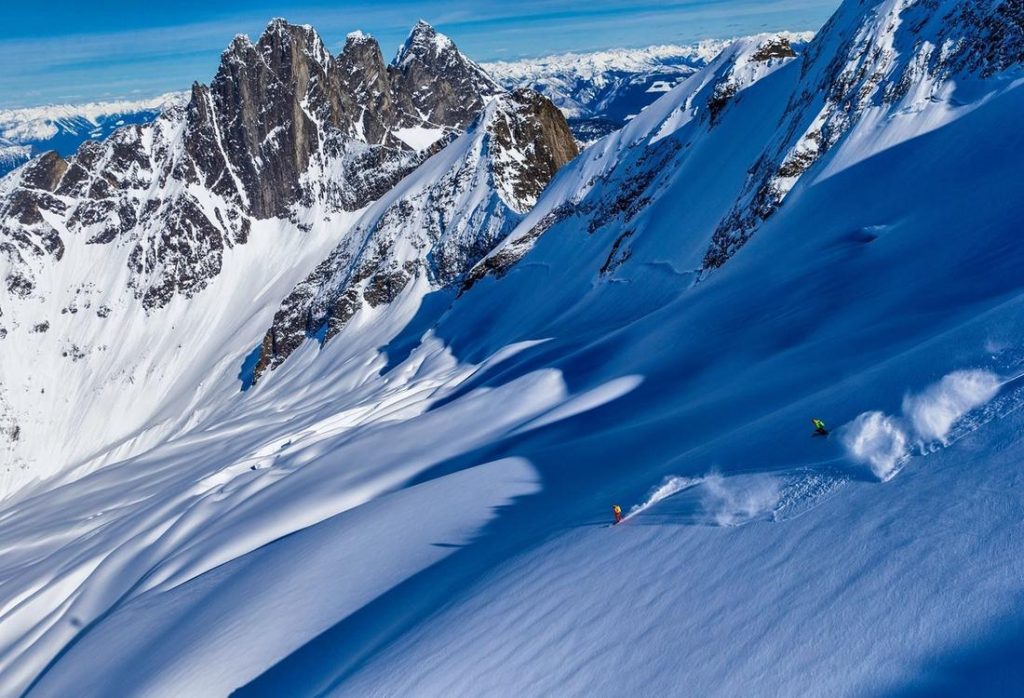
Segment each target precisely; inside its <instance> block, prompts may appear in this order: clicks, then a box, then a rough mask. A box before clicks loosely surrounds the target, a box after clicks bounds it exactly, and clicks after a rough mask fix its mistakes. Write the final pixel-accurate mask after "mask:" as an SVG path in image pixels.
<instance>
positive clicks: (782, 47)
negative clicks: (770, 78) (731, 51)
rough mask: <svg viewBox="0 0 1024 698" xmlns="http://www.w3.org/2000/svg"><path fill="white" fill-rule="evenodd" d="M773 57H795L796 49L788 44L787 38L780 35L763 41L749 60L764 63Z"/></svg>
mask: <svg viewBox="0 0 1024 698" xmlns="http://www.w3.org/2000/svg"><path fill="white" fill-rule="evenodd" d="M773 58H796V51H794V50H793V47H792V46H790V45H789V39H787V38H786V37H784V36H780V37H777V38H775V39H772V40H770V41H766V42H764V43H763V44H761V46H760V48H758V49H757V51H756V52H755V53H754V54H753V55H752V56H751V57H750V60H752V61H757V62H759V63H764V62H766V61H770V60H771V59H773Z"/></svg>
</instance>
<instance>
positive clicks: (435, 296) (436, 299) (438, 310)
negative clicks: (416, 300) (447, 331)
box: [378, 287, 457, 375]
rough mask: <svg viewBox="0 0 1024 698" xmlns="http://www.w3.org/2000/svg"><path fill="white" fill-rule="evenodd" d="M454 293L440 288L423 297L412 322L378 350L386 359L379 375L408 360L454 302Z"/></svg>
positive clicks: (453, 289)
mask: <svg viewBox="0 0 1024 698" xmlns="http://www.w3.org/2000/svg"><path fill="white" fill-rule="evenodd" d="M456 291H457V289H456V288H454V287H448V288H442V289H440V290H437V291H433V292H431V293H428V294H427V295H425V296H424V297H423V300H422V301H420V307H419V308H418V309H417V310H416V314H415V315H414V316H413V318H412V320H410V321H409V323H408V324H407V325H406V326H405V327H404V328H402V331H401V332H399V333H398V334H397V335H396V336H395V338H394V339H392V340H391V341H390V342H388V343H387V344H386V345H385V346H382V347H380V349H379V350H378V351H380V352H381V353H382V354H384V355H385V356H386V357H387V363H386V364H385V366H384V368H382V369H381V370H380V374H381V375H384V374H385V373H387V372H389V371H391V370H392V369H393V368H395V367H396V366H398V365H399V364H401V363H402V362H403V361H405V360H406V359H408V358H409V356H410V355H411V354H412V353H413V352H414V351H415V350H416V347H418V346H419V345H420V344H421V343H422V341H423V335H425V334H426V333H427V331H428V330H430V329H431V328H432V327H433V326H434V325H435V324H436V323H437V321H438V320H439V319H440V318H441V316H442V315H444V313H445V312H446V311H447V310H448V308H449V307H451V304H452V301H453V300H455V295H456Z"/></svg>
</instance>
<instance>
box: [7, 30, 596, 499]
mask: <svg viewBox="0 0 1024 698" xmlns="http://www.w3.org/2000/svg"><path fill="white" fill-rule="evenodd" d="M488 102H491V103H492V104H491V106H490V107H488V109H489V111H487V113H488V114H489V115H490V116H489V117H488V119H487V120H486V125H481V126H478V127H477V129H476V130H477V132H478V135H477V136H475V137H473V138H475V140H473V138H471V139H470V140H473V143H475V145H474V146H469V145H466V142H467V141H466V140H465V139H463V140H461V141H460V140H458V139H457V138H456V137H457V136H458V134H459V133H461V132H462V130H463V129H464V128H466V127H468V126H470V125H471V124H472V123H474V120H476V121H475V122H476V123H478V124H479V123H482V122H481V121H480V119H481V118H483V117H482V116H479V115H480V114H482V113H483V111H484V106H485V104H487V103H488ZM474 110H476V111H474ZM411 128H412V129H420V130H422V131H430V132H431V133H432V134H433V137H432V138H431V139H429V140H427V141H425V142H424V143H421V144H420V145H421V149H419V150H417V149H416V148H414V147H413V146H411V145H409V144H407V143H406V142H405V141H403V140H402V139H401V138H400V137H399V136H400V135H401V134H402V133H403V132H404V131H405V130H408V129H411ZM500 129H504V130H502V131H501V132H502V134H504V135H502V137H500V138H499V137H497V136H496V135H495V136H494V137H493V138H492V137H490V136H489V137H487V138H484V137H483V134H484V132H487V133H489V134H490V133H491V132H493V133H495V134H497V132H498V131H499V130H500ZM510 129H511V131H510ZM453 139H455V141H456V142H455V143H451V141H452V140H453ZM544 144H547V145H546V147H542V146H544ZM447 145H451V147H452V150H450V151H447V152H446V151H445V146H447ZM474 148H475V150H473V149H474ZM483 150H486V157H484V153H483V152H482V151H483ZM469 151H473V152H474V153H475V155H473V156H472V157H471V156H470V155H469ZM441 152H446V154H445V155H444V157H443V158H442V159H441V161H440V164H437V163H432V164H431V165H430V167H429V168H428V169H427V170H424V172H423V173H421V174H420V176H419V177H418V178H417V180H416V181H417V182H418V185H419V186H421V187H423V188H424V190H425V191H426V192H428V196H429V201H423V202H422V204H421V206H420V207H421V208H423V209H424V214H423V215H427V214H426V211H429V215H431V216H432V217H433V218H434V219H436V222H435V225H434V227H433V228H425V229H424V231H423V235H420V237H419V238H416V237H415V236H416V235H419V234H420V231H419V230H418V229H417V228H415V226H412V225H411V223H410V222H409V221H406V220H405V217H406V215H407V213H408V212H407V211H406V207H408V206H410V205H411V204H410V203H409V202H408V201H405V202H402V201H398V200H397V199H396V198H395V197H397V196H399V193H398V192H399V191H406V190H398V189H395V186H396V184H398V182H399V181H401V180H402V179H403V178H404V177H405V176H406V175H408V174H409V173H410V172H413V171H414V170H416V169H417V167H419V166H420V165H421V164H423V163H425V162H429V161H430V158H431V156H432V155H434V154H438V153H441ZM575 153H576V150H575V144H574V143H573V141H572V137H571V134H570V133H569V132H568V130H567V127H566V126H565V121H564V119H563V118H562V116H561V115H560V113H559V112H558V111H557V110H556V109H554V107H553V106H551V105H550V103H549V102H547V100H546V99H544V98H543V97H541V96H539V95H536V93H530V92H517V93H515V94H508V95H506V94H502V93H500V90H499V88H497V87H496V86H495V85H494V83H493V82H491V81H490V79H489V78H487V76H486V75H485V74H484V73H483V72H482V71H481V70H480V69H479V67H477V66H476V65H475V64H473V63H472V62H471V61H469V60H468V59H467V58H465V56H463V55H462V54H461V53H460V52H459V51H458V49H457V48H456V47H455V46H454V44H452V43H451V41H450V40H448V39H447V38H445V37H442V36H440V35H439V34H437V33H436V32H435V31H434V30H433V28H431V27H430V26H429V25H426V24H423V23H420V24H418V25H417V26H416V27H414V29H413V31H412V32H411V33H410V37H409V40H408V41H407V42H406V44H405V46H404V47H403V48H402V50H401V51H400V52H399V55H398V56H397V57H396V59H395V61H394V63H393V64H392V65H391V66H385V64H384V63H383V60H382V58H381V54H380V50H379V47H378V46H377V44H376V42H375V41H374V40H373V39H371V38H369V37H365V36H362V35H353V36H351V37H350V38H349V41H348V42H347V43H346V46H345V48H344V50H343V51H342V53H341V54H340V55H339V56H337V57H334V56H331V55H330V54H329V53H328V52H327V51H326V50H325V49H324V48H323V44H322V42H321V41H320V38H319V37H318V36H317V35H316V33H315V32H314V31H313V30H312V28H310V27H304V26H296V25H290V24H288V23H286V22H284V21H283V20H274V21H272V22H271V23H270V25H269V26H268V28H267V30H266V32H265V33H264V34H263V36H262V37H261V38H260V39H259V41H258V42H256V43H255V44H254V43H252V42H251V41H249V39H248V38H246V37H244V36H239V37H237V38H236V39H235V40H234V41H233V42H232V44H231V46H230V47H229V48H228V50H227V51H225V53H224V55H223V57H222V61H221V66H220V69H219V71H218V73H217V75H216V76H215V78H214V80H213V81H212V83H211V84H210V85H209V86H205V85H200V84H196V85H195V86H194V87H193V90H192V97H191V99H190V101H189V103H188V105H187V106H186V107H184V108H179V109H172V110H169V111H167V112H165V113H164V114H163V115H161V116H160V117H159V118H158V119H157V120H156V121H154V122H153V123H151V124H148V125H144V126H132V127H126V128H123V129H120V130H118V131H117V132H115V133H114V135H112V136H111V137H110V138H109V139H107V140H105V141H102V142H88V143H86V144H84V145H83V146H82V147H81V148H80V149H79V151H78V153H77V154H76V155H75V157H73V158H70V159H68V160H64V159H62V158H60V157H59V156H58V155H57V154H56V153H53V152H51V153H48V154H46V155H44V156H41V157H39V158H37V159H35V160H33V161H31V162H30V163H28V164H26V165H24V166H23V167H21V168H19V169H18V170H17V171H15V172H13V173H11V174H10V175H9V176H8V177H7V178H5V179H3V180H0V278H2V279H3V281H4V287H5V288H4V293H5V295H4V296H3V297H2V299H0V308H2V310H0V312H2V313H3V314H2V316H0V341H2V342H3V348H4V352H5V354H6V355H7V356H9V357H10V358H8V359H7V360H5V361H4V362H3V363H2V365H0V378H2V380H0V415H2V417H0V419H3V420H4V423H5V424H7V425H8V426H7V427H6V428H5V429H4V431H3V432H2V434H0V447H2V448H3V450H4V452H5V454H6V458H5V460H4V462H3V463H2V467H0V490H2V492H3V493H4V494H9V493H10V492H12V491H14V490H15V489H16V488H18V487H20V486H21V485H24V484H25V483H26V482H30V481H32V480H34V479H37V478H39V477H45V476H48V475H52V474H55V473H59V472H61V471H64V470H65V469H67V468H69V467H71V466H74V465H82V466H83V467H84V468H85V469H86V470H87V469H89V468H91V467H93V466H92V465H83V464H88V463H93V464H94V465H96V464H101V463H104V462H108V461H109V460H110V458H111V457H112V453H113V451H111V449H115V450H116V451H117V453H118V454H119V457H123V456H124V455H125V454H126V453H128V452H129V451H132V450H133V449H145V448H146V447H148V445H150V444H152V443H153V442H154V440H160V439H163V438H166V437H167V436H168V434H169V433H171V432H173V431H174V430H177V429H180V428H182V427H183V425H185V424H187V423H188V422H189V420H190V419H191V416H190V414H189V413H190V411H191V409H193V407H194V401H195V400H197V399H199V396H200V395H201V394H203V393H204V392H205V391H206V390H207V389H208V388H209V386H208V384H207V382H206V380H204V379H202V378H199V377H198V376H199V375H202V374H205V372H206V371H208V370H210V368H211V367H212V366H214V365H217V364H220V363H221V362H224V361H227V362H229V363H231V364H232V365H234V366H237V365H239V364H241V363H242V360H243V359H244V357H245V356H246V355H247V354H248V353H249V351H250V350H251V349H252V347H253V346H258V345H259V344H260V339H261V338H262V337H263V335H264V333H265V332H266V331H267V328H268V327H271V326H272V325H273V326H275V327H279V326H280V325H281V323H277V324H276V325H275V324H274V323H273V317H274V311H275V310H276V309H277V308H278V306H279V305H280V304H281V301H282V299H285V298H286V297H289V292H290V291H291V290H292V289H293V288H294V287H295V286H296V284H298V283H299V282H301V281H302V280H303V279H304V278H305V277H307V276H308V275H309V274H310V273H311V271H312V270H314V269H315V268H318V267H317V265H318V264H320V265H321V267H320V268H322V264H321V263H323V262H324V260H325V259H326V258H328V256H329V253H330V252H331V250H332V249H333V248H336V247H337V248H338V249H340V250H350V251H352V252H353V254H354V257H353V264H358V265H361V266H359V267H358V269H359V270H360V272H362V271H366V273H367V274H368V275H370V276H371V278H370V279H369V282H368V283H369V286H368V287H367V289H366V296H367V298H368V300H367V302H368V303H377V302H378V301H377V300H376V296H377V295H379V294H377V293H376V292H375V291H374V289H385V290H384V291H382V293H384V295H385V296H386V295H387V294H388V293H391V292H392V291H393V292H397V291H399V290H401V288H402V285H403V284H398V283H397V280H396V279H395V277H394V275H393V274H392V271H394V270H398V271H401V270H402V269H408V271H409V272H410V273H411V272H412V271H414V270H413V269H412V267H410V266H409V265H410V264H411V259H410V258H409V253H408V250H409V249H415V248H410V247H409V246H410V245H419V244H423V243H425V242H426V241H427V240H428V239H429V238H430V237H431V236H434V237H435V238H436V236H438V235H439V236H440V237H441V239H434V240H433V242H434V243H437V250H436V253H435V254H436V257H435V258H434V259H433V260H432V261H431V264H432V265H433V268H434V269H435V271H437V270H442V271H443V274H442V277H437V276H435V277H434V278H433V280H432V283H434V284H435V285H443V284H444V283H448V282H451V281H454V280H456V279H457V277H458V275H459V274H460V269H461V268H462V267H465V268H468V266H469V265H471V264H472V263H474V262H475V261H476V260H478V259H479V258H480V257H481V256H482V255H483V254H485V253H486V252H488V251H489V250H490V247H489V245H490V244H492V243H493V242H494V241H496V240H497V239H498V237H499V236H500V235H501V234H502V233H504V232H507V231H508V230H510V229H511V227H512V226H513V225H514V223H515V221H516V220H518V216H520V215H521V214H522V213H523V212H524V211H525V210H526V208H528V207H529V205H530V204H532V202H533V201H534V200H535V199H536V196H537V195H538V194H539V192H540V190H541V189H542V188H543V186H544V185H545V184H546V183H547V181H548V179H550V177H551V175H552V174H553V173H554V171H555V170H556V169H557V168H558V167H559V166H560V165H561V164H563V163H564V162H566V161H567V160H569V159H570V158H571V157H572V156H574V155H575ZM453 182H454V183H459V182H469V183H468V184H466V186H464V187H463V189H464V194H465V196H466V197H467V199H466V200H468V199H469V198H473V196H475V197H476V198H477V199H479V202H480V204H481V208H480V209H479V210H478V211H476V212H472V213H468V212H463V210H462V208H461V206H462V205H463V204H465V203H466V200H463V199H462V198H460V197H459V196H456V190H455V189H454V188H453ZM474 187H475V189H474ZM491 190H493V191H491ZM473 191H475V192H476V193H475V194H473ZM391 192H394V196H392V198H390V199H388V200H387V201H388V202H390V203H394V204H395V208H393V209H388V208H387V204H386V203H381V204H380V205H379V206H377V207H376V208H372V210H370V211H369V212H367V207H368V206H370V204H372V203H373V202H374V201H377V200H381V199H382V197H384V196H385V195H388V194H389V193H391ZM446 197H447V198H446ZM421 198H422V197H421ZM375 212H376V213H375ZM375 215H376V216H378V217H381V216H385V215H386V217H387V220H386V221H382V220H378V219H374V218H373V216H375ZM462 216H465V217H466V220H467V223H466V224H464V225H463V224H458V223H457V221H458V220H459V219H460V217H462ZM489 220H493V221H494V223H493V224H489V223H487V221H489ZM438 226H441V228H443V229H441V228H439V227H438ZM460 226H461V228H464V229H459V227H460ZM449 227H450V228H451V229H450V230H449V229H448V228H449ZM368 233H369V234H368ZM406 238H408V239H407V240H406ZM275 240H276V241H277V242H275ZM385 240H388V241H389V244H391V245H393V246H397V247H398V248H400V249H401V250H404V252H401V253H399V252H398V251H396V252H395V254H394V255H393V254H391V253H390V252H388V251H383V250H382V249H381V247H380V245H382V244H383V243H384V241H385ZM370 244H372V245H374V246H375V247H374V248H373V249H372V250H371V249H366V250H363V251H361V252H358V253H357V249H358V248H359V247H360V246H363V245H370ZM250 248H251V249H250ZM403 255H404V256H403ZM446 255H447V257H452V258H451V259H447V258H446ZM459 255H464V256H466V259H465V260H462V261H459V260H458V259H456V257H458V256H459ZM371 257H372V258H373V260H374V264H375V265H377V266H376V267H373V268H371V265H370V261H369V260H370V258H371ZM260 260H262V263H260ZM460 265H461V266H460ZM339 273H340V271H339ZM396 273H397V272H396ZM389 274H390V275H389ZM444 275H448V276H444ZM449 276H450V278H449ZM370 287H373V288H370ZM392 287H393V288H392ZM387 289H391V290H390V291H389V290H387ZM340 290H341V291H347V290H350V289H347V288H345V289H340ZM324 292H325V293H327V292H328V291H327V290H325V291H324ZM382 297H383V296H382ZM353 310H354V308H353ZM190 318H192V319H190ZM200 318H206V320H202V321H200ZM215 318H221V320H220V321H219V323H218V324H217V326H216V327H210V326H208V325H207V322H211V321H213V320H214V319H215ZM255 318H259V319H258V320H255ZM302 319H303V320H305V318H302ZM252 321H255V322H256V323H257V324H258V325H259V327H258V329H256V330H254V332H255V334H252V335H251V336H249V338H248V342H249V347H248V349H247V350H246V352H245V353H243V354H241V355H233V354H232V352H233V351H234V349H227V348H226V347H225V346H224V342H225V339H226V337H231V336H235V337H242V336H246V335H245V328H246V327H249V325H248V323H249V322H252ZM302 327H303V328H305V324H304V323H303V324H302ZM304 337H305V334H302V333H300V340H298V341H301V339H304ZM278 349H279V351H280V352H281V353H282V355H285V348H284V347H283V346H282V347H278ZM288 351H290V349H289V350H288ZM272 356H273V354H272V353H268V356H267V359H266V360H267V361H269V359H270V358H271V357H272ZM237 373H238V370H237V368H235V369H234V374H235V375H237ZM231 382H236V383H237V381H234V380H232V381H231ZM227 385H230V383H228V384H227ZM235 387H237V384H236V386H235ZM216 389H217V390H219V391H220V392H219V393H218V394H219V395H220V396H221V398H223V397H225V396H226V395H230V394H231V393H233V392H234V390H233V389H230V388H228V389H225V385H219V386H218V387H217V388H216ZM172 404H173V405H176V406H175V407H173V408H172V407H170V406H171V405H172ZM111 408H113V409H116V410H118V411H123V413H124V414H123V416H121V417H119V418H117V419H110V418H109V410H110V409H111ZM54 431H58V432H61V433H66V434H68V436H67V437H66V438H64V439H62V440H61V441H60V443H58V444H56V445H55V444H54V443H53V440H52V438H51V434H52V433H53V432H54ZM118 449H120V450H118Z"/></svg>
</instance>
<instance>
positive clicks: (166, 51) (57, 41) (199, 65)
mask: <svg viewBox="0 0 1024 698" xmlns="http://www.w3.org/2000/svg"><path fill="white" fill-rule="evenodd" d="M2 4H3V5H5V7H3V9H0V26H2V27H3V33H2V34H0V66H2V67H0V108H8V107H21V106H33V105H38V104H49V103H54V102H72V103H75V102H84V101H91V100H106V99H115V98H141V97H149V96H154V95H157V94H160V93H162V92H167V91H171V90H183V89H186V88H188V86H189V85H190V84H191V83H192V82H193V81H199V82H208V81H209V80H210V78H211V77H212V76H213V74H214V72H215V71H216V67H217V60H218V56H219V55H220V52H221V51H222V50H223V49H224V47H225V46H227V44H228V43H229V42H230V41H231V38H232V37H233V36H234V35H235V34H238V33H245V34H249V35H250V36H251V37H253V39H255V38H256V37H258V36H259V34H260V32H261V31H262V29H263V27H264V26H265V25H266V23H267V21H268V20H269V19H271V18H272V17H278V16H280V17H285V18H287V19H288V20H289V21H292V22H296V23H308V24H312V25H313V26H315V27H316V28H317V30H318V31H319V32H320V34H321V36H323V38H324V41H325V42H326V43H327V46H328V47H329V48H330V49H331V51H332V52H337V51H338V49H339V48H340V46H341V44H342V43H344V38H345V35H346V34H347V33H348V32H350V31H352V30H354V29H361V30H363V31H366V32H368V33H370V34H373V35H374V36H375V37H377V39H378V40H379V41H380V43H381V46H382V47H383V49H384V53H385V57H386V58H390V57H391V55H392V54H393V52H394V51H395V49H396V48H397V47H398V45H399V44H401V42H402V41H403V39H404V38H405V36H406V34H407V33H408V31H409V28H410V27H411V26H412V25H413V24H414V23H415V22H416V20H417V19H420V18H422V19H425V20H427V21H429V22H430V23H432V24H433V25H434V26H436V27H437V28H438V29H439V30H440V31H442V32H444V33H445V34H448V35H449V36H451V37H452V38H453V39H454V40H455V42H456V43H457V44H458V45H459V47H460V48H461V49H462V50H463V51H464V52H465V53H466V54H468V55H469V56H470V57H472V58H474V59H476V60H479V61H485V60H495V59H513V58H521V57H528V56H540V55H547V54H551V53H559V52H564V51H585V50H593V49H600V48H612V47H619V46H647V45H650V44H655V43H691V42H693V41H696V40H699V39H702V38H725V37H731V36H738V35H743V34H751V33H756V32H761V31H775V30H780V29H792V30H806V29H818V28H820V27H821V25H822V24H823V23H824V22H825V20H826V19H827V18H828V16H829V15H830V14H831V13H832V11H833V10H834V9H835V8H836V6H837V5H838V4H839V0H666V1H664V2H657V1H656V0H640V1H633V2H630V1H627V0H585V1H584V0H571V1H570V0H519V1H518V2H515V3H510V2H504V3H499V2H473V1H471V0H429V1H427V0H400V1H398V2H371V1H368V0H354V1H351V0H334V1H333V2H323V1H321V0H305V1H303V2H284V1H278V2H268V1H266V0H247V1H239V0H231V1H230V2H211V1H210V0H206V1H205V2H202V1H199V0H170V1H169V2H163V1H159V0H158V1H155V2H154V1H152V0H131V1H130V2H129V1H127V0H112V1H107V0H98V1H95V2H92V3H82V2H68V1H66V0H55V1H51V2H17V3H13V2H3V3H2Z"/></svg>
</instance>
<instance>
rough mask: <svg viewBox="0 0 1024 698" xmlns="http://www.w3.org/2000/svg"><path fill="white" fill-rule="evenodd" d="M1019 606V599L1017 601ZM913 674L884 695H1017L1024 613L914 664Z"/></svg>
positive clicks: (1023, 666) (1023, 676)
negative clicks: (959, 646)
mask: <svg viewBox="0 0 1024 698" xmlns="http://www.w3.org/2000/svg"><path fill="white" fill-rule="evenodd" d="M1017 605H1018V607H1020V601H1018V604H1017ZM914 672H915V673H916V674H917V677H916V678H914V679H911V680H910V681H908V682H907V685H905V686H903V687H901V688H896V689H894V690H891V691H888V690H887V691H885V693H884V695H886V696H898V697H899V698H924V696H1019V695H1021V691H1022V690H1024V616H1021V615H1017V616H1016V617H1014V618H1012V619H1009V620H1008V622H1007V623H1006V624H1004V625H1003V626H1001V627H998V628H996V629H994V630H993V631H992V632H991V633H990V634H989V635H988V636H986V637H984V638H980V639H978V640H976V641H975V642H972V643H970V644H969V647H968V648H967V649H961V650H957V651H953V652H950V653H948V654H944V655H940V656H937V657H935V658H933V659H932V660H930V661H928V662H926V663H925V664H924V666H921V667H916V668H915V669H914Z"/></svg>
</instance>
